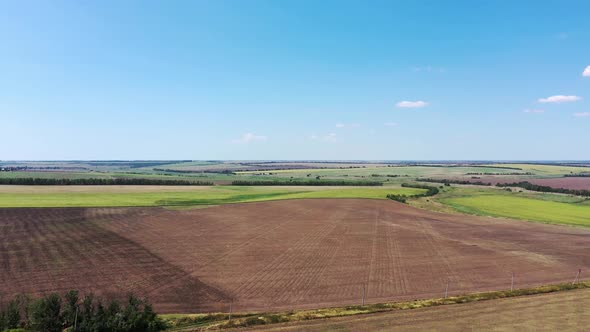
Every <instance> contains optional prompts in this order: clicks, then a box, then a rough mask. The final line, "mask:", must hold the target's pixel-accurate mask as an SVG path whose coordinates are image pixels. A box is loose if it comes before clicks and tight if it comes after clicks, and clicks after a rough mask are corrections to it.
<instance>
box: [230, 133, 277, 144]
mask: <svg viewBox="0 0 590 332" xmlns="http://www.w3.org/2000/svg"><path fill="white" fill-rule="evenodd" d="M267 138H268V137H266V136H262V135H255V134H253V133H246V134H244V135H242V137H240V138H238V139H234V140H232V142H233V143H236V144H248V143H252V142H263V141H266V140H267Z"/></svg>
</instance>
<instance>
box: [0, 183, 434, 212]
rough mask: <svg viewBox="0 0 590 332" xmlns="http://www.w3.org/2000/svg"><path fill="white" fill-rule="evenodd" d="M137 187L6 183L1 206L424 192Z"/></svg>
mask: <svg viewBox="0 0 590 332" xmlns="http://www.w3.org/2000/svg"><path fill="white" fill-rule="evenodd" d="M136 188H137V190H136V191H133V190H130V189H126V190H125V191H124V192H121V191H118V190H116V188H108V186H107V188H105V187H104V186H102V188H97V187H80V186H70V187H68V186H48V187H32V186H28V187H27V186H5V187H4V188H0V207H98V206H199V205H218V204H227V203H241V202H256V201H269V200H279V199H300V198H373V199H386V195H387V194H405V195H413V194H419V193H423V192H425V190H423V189H416V188H400V187H377V188H376V187H354V188H350V187H242V186H214V187H190V188H181V189H178V190H177V191H174V189H170V187H167V188H166V190H159V189H158V188H157V187H149V188H138V187H136ZM84 189H86V190H84ZM109 189H111V190H109Z"/></svg>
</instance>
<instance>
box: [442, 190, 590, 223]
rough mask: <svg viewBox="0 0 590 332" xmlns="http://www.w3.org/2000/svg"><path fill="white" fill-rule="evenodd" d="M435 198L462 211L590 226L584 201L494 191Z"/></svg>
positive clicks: (587, 207)
mask: <svg viewBox="0 0 590 332" xmlns="http://www.w3.org/2000/svg"><path fill="white" fill-rule="evenodd" d="M439 201H440V202H442V203H443V204H447V205H449V206H451V207H453V208H454V209H456V210H458V211H460V212H463V213H469V214H476V215H485V216H495V217H506V218H516V219H525V220H531V221H538V222H545V223H553V224H567V225H577V226H586V227H590V205H587V204H580V203H565V202H556V201H550V200H544V199H534V198H528V197H521V196H517V195H515V194H512V195H505V194H494V193H490V194H483V195H471V196H461V197H449V198H441V199H439Z"/></svg>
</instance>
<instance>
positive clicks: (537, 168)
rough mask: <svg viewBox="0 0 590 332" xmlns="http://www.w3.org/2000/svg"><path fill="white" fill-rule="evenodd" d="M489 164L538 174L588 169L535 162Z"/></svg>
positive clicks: (554, 173) (589, 168)
mask: <svg viewBox="0 0 590 332" xmlns="http://www.w3.org/2000/svg"><path fill="white" fill-rule="evenodd" d="M489 166H505V167H514V168H521V169H522V171H524V172H532V173H535V174H538V175H559V174H568V173H580V172H584V171H585V172H588V171H590V167H577V166H561V165H535V164H492V165H489Z"/></svg>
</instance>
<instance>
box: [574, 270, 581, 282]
mask: <svg viewBox="0 0 590 332" xmlns="http://www.w3.org/2000/svg"><path fill="white" fill-rule="evenodd" d="M580 274H582V269H578V274H576V279H574V281H573V282H572V285H575V284H576V283H577V282H578V281H580Z"/></svg>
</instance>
